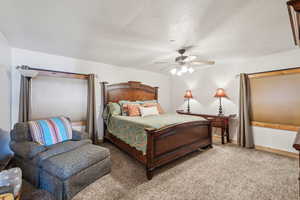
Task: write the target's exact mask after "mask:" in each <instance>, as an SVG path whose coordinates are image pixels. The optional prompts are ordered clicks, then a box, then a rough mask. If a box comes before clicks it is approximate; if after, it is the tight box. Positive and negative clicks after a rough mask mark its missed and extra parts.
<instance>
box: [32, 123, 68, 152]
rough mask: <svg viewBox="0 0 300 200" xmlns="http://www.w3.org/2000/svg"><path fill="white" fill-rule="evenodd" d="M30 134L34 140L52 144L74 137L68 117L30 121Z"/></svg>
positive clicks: (42, 143) (43, 143)
mask: <svg viewBox="0 0 300 200" xmlns="http://www.w3.org/2000/svg"><path fill="white" fill-rule="evenodd" d="M28 124H29V129H30V134H31V137H32V139H33V141H34V142H37V143H39V144H41V145H46V146H49V145H52V144H56V143H59V142H63V141H66V140H70V139H72V126H71V123H70V121H69V120H68V119H67V118H66V117H53V118H49V119H45V120H37V121H29V122H28Z"/></svg>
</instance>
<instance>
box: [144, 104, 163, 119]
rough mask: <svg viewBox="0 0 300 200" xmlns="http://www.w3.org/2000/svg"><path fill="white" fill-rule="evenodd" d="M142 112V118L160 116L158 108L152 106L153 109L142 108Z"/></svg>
mask: <svg viewBox="0 0 300 200" xmlns="http://www.w3.org/2000/svg"><path fill="white" fill-rule="evenodd" d="M140 112H141V115H142V117H145V116H149V115H159V112H158V110H157V107H156V106H151V107H143V106H140Z"/></svg>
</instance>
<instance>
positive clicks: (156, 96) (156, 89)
mask: <svg viewBox="0 0 300 200" xmlns="http://www.w3.org/2000/svg"><path fill="white" fill-rule="evenodd" d="M158 88H159V87H154V89H155V97H154V98H155V100H158Z"/></svg>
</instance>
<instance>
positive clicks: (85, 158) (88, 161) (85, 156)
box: [41, 144, 110, 180]
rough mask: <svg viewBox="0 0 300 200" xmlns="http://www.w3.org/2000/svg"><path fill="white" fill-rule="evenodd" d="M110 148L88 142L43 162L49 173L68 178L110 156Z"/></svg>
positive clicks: (42, 166)
mask: <svg viewBox="0 0 300 200" xmlns="http://www.w3.org/2000/svg"><path fill="white" fill-rule="evenodd" d="M109 155H110V153H109V150H108V149H106V148H103V147H100V146H96V145H92V144H86V145H83V146H81V147H79V148H76V149H74V150H73V151H69V152H66V153H63V154H58V155H56V156H53V157H51V158H49V159H47V160H45V161H44V162H42V164H41V168H42V169H43V170H45V171H46V172H47V173H49V174H51V175H52V176H55V177H57V178H59V179H60V180H66V179H68V178H69V177H71V176H73V175H74V174H76V173H78V172H80V171H82V170H84V169H86V168H88V167H90V166H92V165H94V164H96V163H98V162H100V161H102V160H104V159H106V158H107V157H109Z"/></svg>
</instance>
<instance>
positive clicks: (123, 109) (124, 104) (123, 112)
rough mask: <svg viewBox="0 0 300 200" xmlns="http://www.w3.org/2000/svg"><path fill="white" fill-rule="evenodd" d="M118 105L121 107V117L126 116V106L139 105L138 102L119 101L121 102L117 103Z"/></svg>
mask: <svg viewBox="0 0 300 200" xmlns="http://www.w3.org/2000/svg"><path fill="white" fill-rule="evenodd" d="M119 104H120V106H121V111H122V116H128V107H127V104H140V102H139V101H127V100H121V101H119Z"/></svg>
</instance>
